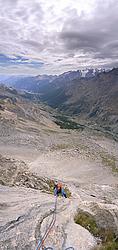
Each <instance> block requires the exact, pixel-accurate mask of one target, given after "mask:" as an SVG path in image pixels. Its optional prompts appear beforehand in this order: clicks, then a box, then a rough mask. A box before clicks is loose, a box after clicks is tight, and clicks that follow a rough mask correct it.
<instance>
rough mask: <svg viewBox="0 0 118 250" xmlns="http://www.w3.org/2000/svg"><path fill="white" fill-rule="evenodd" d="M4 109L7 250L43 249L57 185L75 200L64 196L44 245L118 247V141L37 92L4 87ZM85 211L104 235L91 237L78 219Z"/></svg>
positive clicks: (0, 123) (0, 160)
mask: <svg viewBox="0 0 118 250" xmlns="http://www.w3.org/2000/svg"><path fill="white" fill-rule="evenodd" d="M0 105H1V106H0V249H1V250H6V249H7V250H16V249H17V250H23V249H28V250H33V249H36V247H37V244H38V241H39V240H40V239H41V237H42V235H43V234H44V232H45V230H46V228H47V225H49V223H50V221H51V218H52V212H53V210H54V204H55V197H54V195H53V185H54V182H55V181H59V182H60V181H61V182H62V183H63V186H64V187H65V189H66V190H68V192H69V193H70V195H69V196H68V198H67V199H65V198H61V197H59V198H58V201H57V212H56V222H55V225H54V227H53V228H52V230H51V232H50V234H49V236H48V237H47V238H46V240H45V246H46V247H49V246H50V247H52V248H53V249H54V250H62V249H63V250H65V249H66V248H68V247H73V249H74V250H89V249H90V250H96V249H97V250H98V249H100V250H103V249H108V247H111V248H110V249H111V250H115V249H117V247H118V243H117V242H118V238H117V237H118V143H117V138H116V137H115V139H114V138H113V136H111V135H106V134H105V133H104V131H103V130H102V131H100V130H99V131H98V130H97V129H95V127H94V129H92V128H91V127H92V125H91V124H87V122H86V124H85V123H84V124H83V126H82V121H84V119H85V118H83V120H82V119H81V123H80V122H79V120H80V119H78V117H76V118H75V117H74V118H73V116H71V115H70V116H67V114H65V113H62V112H60V111H59V109H53V108H52V107H49V106H48V105H47V104H46V103H42V102H41V100H39V96H38V97H37V95H36V94H33V93H26V92H18V91H15V90H13V89H11V88H10V89H9V88H8V87H4V86H1V87H0ZM63 116H64V117H65V116H67V118H66V120H65V119H64V120H63V119H62V117H63ZM60 117H61V125H64V126H62V127H61V126H60V123H59V122H60ZM65 121H66V126H65ZM63 123H64V124H63ZM79 124H80V125H81V126H80V127H78V129H77V127H76V126H79ZM67 125H68V126H67ZM74 126H75V127H74ZM85 213H87V214H89V215H91V216H92V218H93V220H95V222H96V223H97V227H99V228H100V229H99V232H101V231H102V234H100V233H99V234H98V233H96V231H95V230H96V228H95V229H93V230H92V231H91V223H93V222H90V221H89V222H87V224H86V225H83V224H82V223H80V221H79V222H78V221H77V220H76V219H75V216H78V215H80V214H82V216H84V214H85ZM91 221H92V220H91ZM75 222H76V223H75ZM78 223H79V224H78ZM108 232H109V236H108V237H106V236H105V237H104V235H108Z"/></svg>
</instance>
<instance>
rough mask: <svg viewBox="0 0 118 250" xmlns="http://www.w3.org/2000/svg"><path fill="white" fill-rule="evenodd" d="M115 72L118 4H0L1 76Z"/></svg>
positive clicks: (108, 0) (1, 0)
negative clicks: (77, 71)
mask: <svg viewBox="0 0 118 250" xmlns="http://www.w3.org/2000/svg"><path fill="white" fill-rule="evenodd" d="M91 67H92V68H112V67H118V0H76V1H75V0H0V74H4V75H5V74H7V75H8V74H12V75H13V74H15V75H39V74H53V75H55V74H61V73H63V72H65V71H69V70H78V69H86V68H91Z"/></svg>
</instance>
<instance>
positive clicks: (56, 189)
mask: <svg viewBox="0 0 118 250" xmlns="http://www.w3.org/2000/svg"><path fill="white" fill-rule="evenodd" d="M59 194H61V195H62V197H65V198H67V195H66V192H65V191H64V188H63V186H62V183H60V182H59V183H55V186H54V195H55V196H58V195H59Z"/></svg>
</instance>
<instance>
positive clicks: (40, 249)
mask: <svg viewBox="0 0 118 250" xmlns="http://www.w3.org/2000/svg"><path fill="white" fill-rule="evenodd" d="M56 209H57V196H55V206H54V210H53V216H52V220H51V222H50V224H49V226H48V227H47V229H46V231H45V233H44V235H43V237H42V239H41V240H39V242H38V245H37V248H36V250H46V249H52V248H45V247H44V241H45V240H46V238H47V236H48V235H49V233H50V231H51V229H52V227H53V226H54V224H55V221H56Z"/></svg>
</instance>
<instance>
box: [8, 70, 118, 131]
mask: <svg viewBox="0 0 118 250" xmlns="http://www.w3.org/2000/svg"><path fill="white" fill-rule="evenodd" d="M84 73H85V72H84ZM8 81H9V79H7V82H8ZM7 85H10V83H9V84H8V83H7ZM11 85H12V86H13V87H14V88H16V89H18V90H25V91H28V92H31V93H34V94H36V95H37V96H38V100H40V101H42V102H45V103H46V104H48V105H49V106H51V107H52V108H54V109H55V108H56V109H57V110H58V111H59V112H63V113H65V114H66V115H69V116H73V117H74V119H76V120H77V121H78V120H79V122H82V123H83V122H84V123H87V124H88V123H91V124H93V123H94V124H97V125H99V126H102V127H104V128H105V129H106V130H107V131H108V132H110V131H113V132H115V133H117V134H118V69H117V68H116V69H112V70H110V71H108V72H106V71H104V70H97V69H96V70H93V69H90V70H87V72H86V74H85V76H84V77H83V76H82V71H80V70H77V71H69V72H65V73H63V74H61V75H59V76H56V75H55V76H52V75H42V76H41V75H38V76H32V77H31V76H29V77H24V76H22V77H21V78H20V77H18V78H17V77H14V79H12V82H11Z"/></svg>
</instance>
